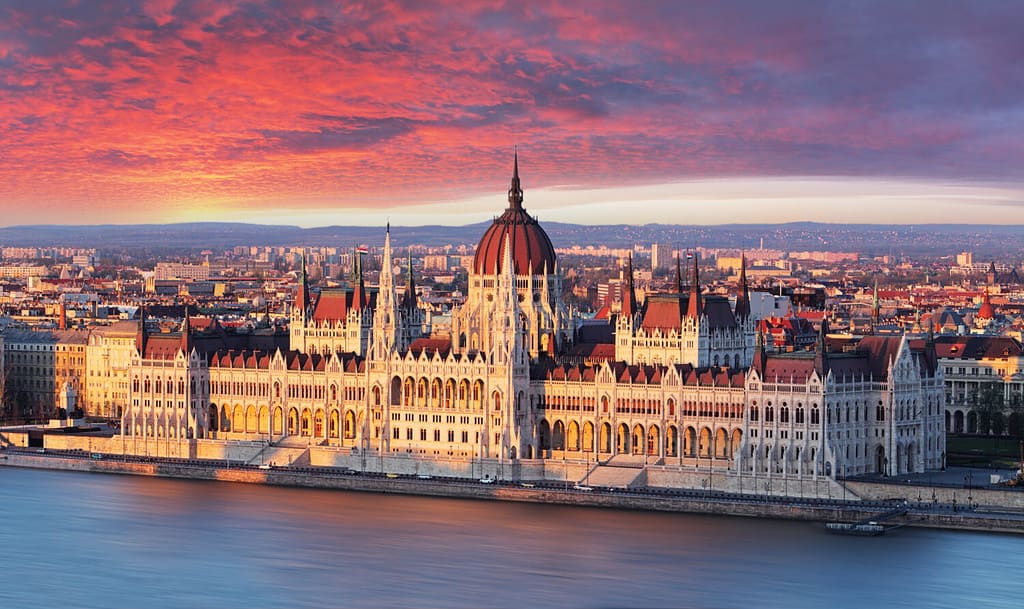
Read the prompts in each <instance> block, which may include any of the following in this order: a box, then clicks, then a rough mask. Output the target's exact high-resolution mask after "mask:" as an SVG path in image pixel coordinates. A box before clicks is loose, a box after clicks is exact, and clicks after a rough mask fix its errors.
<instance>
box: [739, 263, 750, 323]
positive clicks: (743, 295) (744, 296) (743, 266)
mask: <svg viewBox="0 0 1024 609" xmlns="http://www.w3.org/2000/svg"><path fill="white" fill-rule="evenodd" d="M739 287H740V290H739V294H737V295H736V317H737V318H740V319H746V318H747V317H750V289H749V288H748V287H747V256H746V254H740V286H739Z"/></svg>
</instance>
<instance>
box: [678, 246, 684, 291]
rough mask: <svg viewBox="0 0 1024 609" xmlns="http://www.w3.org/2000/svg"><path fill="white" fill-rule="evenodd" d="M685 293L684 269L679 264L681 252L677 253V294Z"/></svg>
mask: <svg viewBox="0 0 1024 609" xmlns="http://www.w3.org/2000/svg"><path fill="white" fill-rule="evenodd" d="M682 293H683V269H682V267H681V266H680V265H679V254H676V294H682Z"/></svg>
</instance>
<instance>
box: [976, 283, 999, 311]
mask: <svg viewBox="0 0 1024 609" xmlns="http://www.w3.org/2000/svg"><path fill="white" fill-rule="evenodd" d="M995 316H996V309H995V307H993V306H992V301H990V300H989V297H988V288H985V295H984V296H982V299H981V306H980V307H978V315H977V318H978V319H994V318H995Z"/></svg>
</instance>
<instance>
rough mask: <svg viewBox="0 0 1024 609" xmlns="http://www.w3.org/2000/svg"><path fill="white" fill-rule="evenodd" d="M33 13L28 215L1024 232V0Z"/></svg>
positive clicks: (4, 184)
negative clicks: (502, 213)
mask: <svg viewBox="0 0 1024 609" xmlns="http://www.w3.org/2000/svg"><path fill="white" fill-rule="evenodd" d="M855 8H856V10H853V9H852V8H851V6H850V5H848V4H844V3H833V2H827V3H811V2H807V3H790V4H786V5H775V4H773V5H771V6H765V5H761V4H758V3H754V2H729V3H716V4H715V5H713V6H702V5H689V6H679V5H676V4H674V3H665V4H649V5H643V6H641V7H631V8H629V9H628V10H627V9H626V8H625V7H623V6H618V5H613V4H610V5H600V6H594V5H591V4H575V3H560V4H559V5H557V6H549V5H548V4H546V3H545V4H536V5H527V6H519V5H511V6H506V5H504V4H502V3H496V4H488V5H487V6H483V5H474V6H470V7H465V6H462V5H453V6H452V7H449V8H448V9H445V8H436V9H434V10H426V9H423V8H420V7H418V6H417V5H416V4H415V3H410V4H409V5H403V3H400V2H395V3H375V4H372V5H369V6H363V5H358V4H346V5H345V6H344V7H336V6H333V5H332V4H330V3H327V4H323V5H320V4H317V3H294V4H293V3H288V4H286V5H282V6H277V5H274V4H273V3H259V4H245V5H234V4H233V3H219V2H177V1H175V0H154V1H151V2H116V3H114V4H112V5H109V6H108V7H106V10H103V9H101V8H99V7H97V6H95V5H93V4H90V3H85V4H79V3H63V2H52V3H31V4H30V3H21V2H17V3H15V4H14V5H11V6H8V7H7V8H4V9H0V14H2V18H0V68H2V71H0V72H2V74H3V76H2V80H0V108H3V110H0V153H2V155H3V157H4V159H5V163H4V164H3V165H2V166H0V200H2V201H3V206H4V208H5V211H6V215H5V220H4V221H3V224H4V225H14V224H34V223H55V222H57V223H70V224H95V223H138V222H182V221H244V222H255V223H263V224H276V223H281V224H290V225H299V226H319V225H330V224H352V225H356V224H360V225H380V224H383V223H384V221H385V219H386V218H388V217H390V218H391V220H392V221H393V222H396V223H397V224H403V225H418V224H449V225H461V224H468V223H472V222H479V221H484V220H488V219H489V218H491V217H492V216H493V215H494V214H495V212H496V210H498V209H500V206H501V201H502V200H503V198H504V192H503V191H504V189H505V188H506V186H507V179H508V175H509V172H510V170H511V156H512V149H513V146H518V149H519V152H520V158H521V161H522V176H523V187H524V190H525V191H526V199H525V204H526V206H527V207H528V208H529V209H530V211H531V212H532V213H535V214H536V215H538V216H540V217H541V219H542V220H547V221H562V222H581V221H585V222H587V223H592V224H617V223H636V224H643V223H649V222H663V223H669V224H719V223H733V222H749V223H770V222H787V221H799V220H811V221H819V222H835V223H843V222H879V223H961V222H977V223H998V222H1006V223H1024V183H1022V182H1021V180H1020V178H1019V176H1018V175H1017V172H1016V171H1015V170H1016V165H1015V163H1016V161H1017V160H1018V159H1019V158H1021V153H1022V152H1024V145H1022V144H1021V143H1020V141H1019V138H1017V137H1015V133H1016V132H1018V131H1019V130H1020V127H1021V126H1022V123H1024V112H1022V110H1024V107H1022V105H1021V100H1020V96H1019V91H1020V90H1022V89H1024V71H1022V70H1021V68H1020V67H1019V62H1018V61H1017V59H1018V58H1019V56H1020V55H1021V51H1022V49H1021V42H1020V39H1019V36H1018V34H1017V32H1019V31H1020V28H1021V25H1022V21H1024V19H1022V18H1024V9H1021V8H1020V7H1019V6H1014V5H1013V4H1011V3H1006V4H996V3H986V4H983V5H979V6H972V5H970V4H969V3H947V4H943V6H942V9H941V10H936V9H935V8H934V7H933V6H932V5H930V4H927V3H903V4H895V5H893V4H891V3H880V2H879V3H863V4H858V5H857V6H856V7H855Z"/></svg>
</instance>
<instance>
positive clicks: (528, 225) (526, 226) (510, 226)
mask: <svg viewBox="0 0 1024 609" xmlns="http://www.w3.org/2000/svg"><path fill="white" fill-rule="evenodd" d="M508 203H509V206H508V209H506V210H505V213H503V214H501V216H500V217H498V218H496V219H495V220H494V224H492V225H491V227H490V228H488V229H487V232H486V233H484V236H483V238H481V239H480V244H479V245H478V246H477V247H476V255H475V256H474V257H473V271H474V272H476V273H478V274H485V275H497V274H498V273H500V272H501V270H502V268H501V263H502V260H503V259H504V256H505V240H506V239H508V242H509V248H510V250H511V252H510V253H511V256H512V263H513V267H514V268H515V273H516V275H542V274H544V272H545V267H546V269H547V271H546V272H548V273H553V272H554V271H555V248H553V247H552V246H551V240H550V239H548V235H547V233H545V232H544V229H543V228H541V227H540V224H538V223H537V220H536V219H534V218H533V217H532V216H530V214H528V213H526V210H525V209H523V191H522V189H521V188H520V187H519V159H518V156H517V158H516V160H515V164H514V169H513V172H512V187H511V188H509V191H508Z"/></svg>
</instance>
